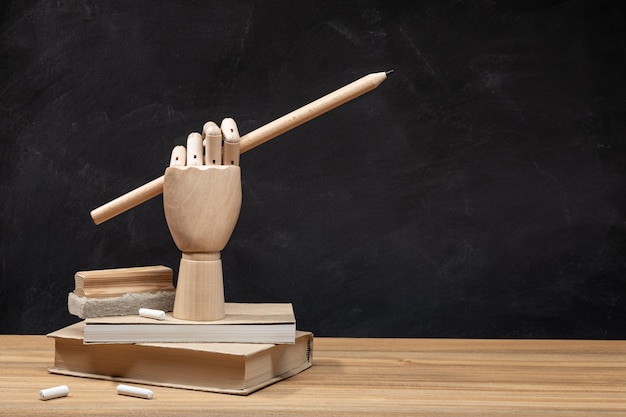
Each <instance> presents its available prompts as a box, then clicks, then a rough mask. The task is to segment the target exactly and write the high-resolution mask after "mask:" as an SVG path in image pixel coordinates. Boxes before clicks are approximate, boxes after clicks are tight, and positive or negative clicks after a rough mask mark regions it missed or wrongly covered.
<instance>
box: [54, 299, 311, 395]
mask: <svg viewBox="0 0 626 417" xmlns="http://www.w3.org/2000/svg"><path fill="white" fill-rule="evenodd" d="M225 310H226V317H225V318H224V319H222V320H218V321H211V322H199V321H188V320H179V319H176V318H174V317H172V315H171V313H167V314H166V316H165V319H164V320H155V319H152V318H146V317H142V316H139V315H138V314H137V315H127V316H110V317H94V318H87V319H86V320H83V321H81V322H78V323H76V324H73V325H70V326H68V327H65V328H62V329H60V330H57V331H55V332H52V333H50V334H48V336H49V337H51V338H53V339H54V346H55V358H54V365H53V366H52V367H51V368H49V371H50V372H51V373H55V374H63V375H72V376H79V377H90V378H98V379H108V380H113V381H119V382H127V383H140V384H148V385H158V386H166V387H173V388H183V389H193V390H200V391H210V392H220V393H228V394H239V395H247V394H250V393H252V392H254V391H257V390H259V389H261V388H263V387H266V386H268V385H270V384H273V383H275V382H278V381H280V380H283V379H286V378H289V377H291V376H293V375H295V374H297V373H299V372H302V371H304V370H305V369H308V368H309V367H310V366H311V365H312V355H313V334H312V333H310V332H303V331H298V330H296V320H295V314H294V311H293V307H292V305H291V304H289V303H274V304H271V303H257V304H251V303H226V305H225Z"/></svg>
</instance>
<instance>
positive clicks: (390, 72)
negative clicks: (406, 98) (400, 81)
mask: <svg viewBox="0 0 626 417" xmlns="http://www.w3.org/2000/svg"><path fill="white" fill-rule="evenodd" d="M385 74H386V75H391V74H393V70H389V71H386V72H385Z"/></svg>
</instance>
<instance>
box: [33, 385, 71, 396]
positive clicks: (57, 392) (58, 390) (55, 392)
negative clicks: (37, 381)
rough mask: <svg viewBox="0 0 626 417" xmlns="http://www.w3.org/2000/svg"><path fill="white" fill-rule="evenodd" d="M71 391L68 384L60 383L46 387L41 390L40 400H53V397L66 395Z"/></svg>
mask: <svg viewBox="0 0 626 417" xmlns="http://www.w3.org/2000/svg"><path fill="white" fill-rule="evenodd" d="M69 393H70V389H69V387H68V386H67V385H59V386H58V387H53V388H46V389H42V390H41V391H39V399H40V400H51V399H53V398H60V397H66V396H67V394H69Z"/></svg>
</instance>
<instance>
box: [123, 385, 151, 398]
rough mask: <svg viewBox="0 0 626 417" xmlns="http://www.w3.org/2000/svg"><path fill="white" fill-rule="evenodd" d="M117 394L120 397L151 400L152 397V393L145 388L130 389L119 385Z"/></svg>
mask: <svg viewBox="0 0 626 417" xmlns="http://www.w3.org/2000/svg"><path fill="white" fill-rule="evenodd" d="M117 393H118V394H120V395H128V396H130V397H137V398H146V399H148V400H151V399H152V396H153V395H154V394H153V393H152V391H150V390H149V389H146V388H139V387H131V386H130V385H124V384H120V385H118V386H117Z"/></svg>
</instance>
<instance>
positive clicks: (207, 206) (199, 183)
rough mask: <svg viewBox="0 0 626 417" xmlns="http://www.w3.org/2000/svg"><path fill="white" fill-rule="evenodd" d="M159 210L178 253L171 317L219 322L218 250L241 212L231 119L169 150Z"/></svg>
mask: <svg viewBox="0 0 626 417" xmlns="http://www.w3.org/2000/svg"><path fill="white" fill-rule="evenodd" d="M222 141H223V145H222ZM222 161H223V163H222ZM163 209H164V211H165V219H166V221H167V226H168V228H169V230H170V233H171V235H172V238H173V239H174V243H176V246H177V247H178V249H180V251H181V252H182V258H181V261H180V269H179V272H178V284H177V286H176V299H175V302H174V312H173V314H174V317H176V318H180V319H184V320H219V319H222V318H224V315H225V314H224V284H223V276H222V261H221V257H220V252H221V251H222V250H223V249H224V247H225V246H226V244H227V243H228V240H229V239H230V236H231V234H232V232H233V230H234V229H235V225H236V223H237V219H238V218H239V211H240V209H241V170H240V168H239V132H238V130H237V125H236V123H235V121H234V120H233V119H224V121H223V122H222V126H221V129H220V128H219V127H218V126H217V125H216V124H215V123H213V122H207V123H206V124H205V125H204V129H203V134H202V135H201V134H200V133H191V134H190V135H189V137H188V138H187V148H186V149H185V147H184V146H177V147H175V148H174V150H173V151H172V157H171V160H170V167H168V168H167V169H166V170H165V177H164V182H163Z"/></svg>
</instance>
